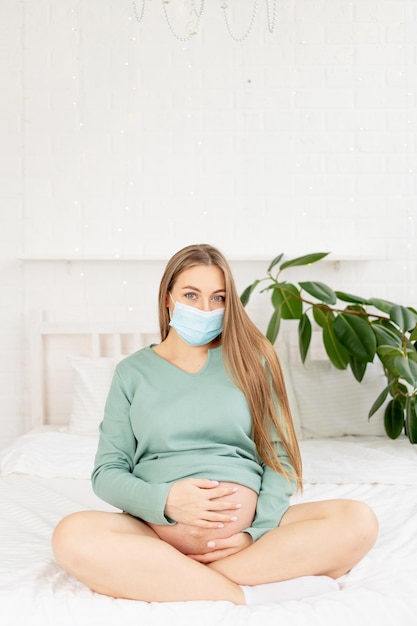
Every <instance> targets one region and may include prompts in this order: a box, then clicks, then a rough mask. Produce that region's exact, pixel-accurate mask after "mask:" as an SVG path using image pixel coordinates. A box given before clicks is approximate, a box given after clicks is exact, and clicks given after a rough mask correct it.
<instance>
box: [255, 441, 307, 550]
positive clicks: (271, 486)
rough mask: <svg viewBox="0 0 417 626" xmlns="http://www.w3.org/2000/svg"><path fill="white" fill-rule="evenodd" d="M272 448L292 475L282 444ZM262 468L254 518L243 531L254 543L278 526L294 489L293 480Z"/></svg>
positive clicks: (264, 467) (266, 467)
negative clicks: (249, 525)
mask: <svg viewBox="0 0 417 626" xmlns="http://www.w3.org/2000/svg"><path fill="white" fill-rule="evenodd" d="M274 447H275V449H276V451H277V453H278V457H279V460H280V462H281V464H282V465H283V467H284V468H285V470H286V471H288V472H289V473H292V472H293V468H292V467H291V464H290V461H289V459H288V456H287V454H286V452H285V449H284V446H283V445H282V443H280V442H274ZM262 467H263V476H262V482H261V489H260V491H259V496H258V502H257V505H256V514H255V518H254V520H253V522H252V525H251V527H250V528H247V529H245V531H244V532H247V533H248V534H249V535H251V537H252V538H253V540H254V541H256V540H257V539H259V538H260V537H262V535H264V534H265V533H266V532H268V531H269V530H272V529H273V528H276V527H277V526H278V525H279V523H280V521H281V518H282V516H283V515H284V513H285V511H286V510H287V509H288V507H289V506H290V497H291V495H292V494H293V493H294V489H295V481H294V480H293V479H291V480H289V479H287V478H286V477H285V476H284V474H281V473H279V472H276V471H275V470H274V469H272V467H269V466H268V465H265V464H264V463H263V464H262Z"/></svg>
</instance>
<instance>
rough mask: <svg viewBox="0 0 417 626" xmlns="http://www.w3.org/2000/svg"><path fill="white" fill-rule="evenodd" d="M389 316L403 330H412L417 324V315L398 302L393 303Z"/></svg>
mask: <svg viewBox="0 0 417 626" xmlns="http://www.w3.org/2000/svg"><path fill="white" fill-rule="evenodd" d="M389 316H390V318H391V319H392V321H393V322H394V324H397V326H398V327H399V328H401V330H403V331H404V332H405V331H407V330H413V329H414V328H415V326H416V324H417V315H416V314H415V313H414V312H413V311H410V309H407V307H405V306H401V305H400V304H395V305H394V306H393V307H391V309H390V312H389Z"/></svg>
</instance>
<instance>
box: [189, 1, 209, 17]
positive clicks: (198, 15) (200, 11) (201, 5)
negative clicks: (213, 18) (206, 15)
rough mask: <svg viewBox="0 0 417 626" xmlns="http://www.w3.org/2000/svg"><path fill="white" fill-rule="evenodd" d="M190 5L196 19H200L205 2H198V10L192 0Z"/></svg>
mask: <svg viewBox="0 0 417 626" xmlns="http://www.w3.org/2000/svg"><path fill="white" fill-rule="evenodd" d="M191 5H192V7H193V10H194V13H195V15H196V17H197V19H198V20H199V19H200V18H201V16H202V15H203V11H204V9H205V6H206V0H201V1H200V10H199V11H198V10H197V7H196V4H195V0H192V2H191Z"/></svg>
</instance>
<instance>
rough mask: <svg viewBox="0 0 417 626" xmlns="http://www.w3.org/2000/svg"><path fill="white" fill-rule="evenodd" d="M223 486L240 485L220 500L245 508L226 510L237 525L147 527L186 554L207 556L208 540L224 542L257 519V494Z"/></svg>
mask: <svg viewBox="0 0 417 626" xmlns="http://www.w3.org/2000/svg"><path fill="white" fill-rule="evenodd" d="M220 486H222V487H229V486H232V487H236V486H237V487H238V488H239V489H238V491H237V492H236V493H233V494H231V495H229V496H223V497H222V498H219V500H225V501H226V502H234V503H236V504H238V503H240V504H241V505H242V507H241V508H240V509H231V510H230V511H229V510H227V511H223V513H225V514H226V515H234V516H236V517H237V520H236V521H235V522H226V523H225V525H224V527H223V528H209V529H207V528H198V527H196V526H187V525H186V524H180V523H177V524H173V525H170V526H166V525H162V526H160V525H158V524H149V523H148V525H149V526H150V527H151V528H152V529H153V530H154V531H155V532H156V534H157V535H158V536H159V537H160V538H161V539H163V541H166V542H167V543H169V544H171V545H172V546H174V547H175V548H177V550H180V552H183V553H184V554H204V553H206V552H208V551H209V549H208V548H207V542H208V541H211V540H213V541H215V540H216V539H224V538H226V537H231V536H232V535H235V534H236V533H240V532H242V530H245V528H249V526H250V525H251V524H252V521H253V518H254V517H255V510H256V503H257V500H258V495H257V494H256V493H255V491H253V490H252V489H250V488H249V487H245V486H243V485H236V483H228V482H221V483H220Z"/></svg>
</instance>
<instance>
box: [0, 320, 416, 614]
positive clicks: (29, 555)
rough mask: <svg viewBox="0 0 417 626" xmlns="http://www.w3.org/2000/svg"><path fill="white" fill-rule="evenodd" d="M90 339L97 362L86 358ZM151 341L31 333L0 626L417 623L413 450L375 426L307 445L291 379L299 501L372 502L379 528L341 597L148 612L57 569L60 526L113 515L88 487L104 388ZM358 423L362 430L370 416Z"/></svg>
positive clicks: (8, 513) (62, 329)
mask: <svg viewBox="0 0 417 626" xmlns="http://www.w3.org/2000/svg"><path fill="white" fill-rule="evenodd" d="M119 331H120V332H119ZM81 336H82V337H83V339H82V340H81V339H80V337H81ZM89 336H91V337H92V341H91V342H90V344H89V345H91V347H92V354H91V355H87V354H86V350H87V349H86V343H85V342H86V339H85V338H86V337H89ZM64 339H65V341H64ZM50 340H53V341H55V340H56V341H57V342H58V345H59V349H58V350H55V351H57V352H58V353H59V358H58V360H57V358H56V355H55V357H53V356H52V355H51V354H50V352H51V350H53V349H55V348H56V346H55V347H54V346H51V345H49V344H48V342H49V341H50ZM149 341H152V337H151V334H149V333H148V334H147V335H146V336H143V335H139V334H137V333H132V327H131V325H129V324H126V323H122V324H121V325H120V324H116V323H111V324H104V325H101V326H100V325H97V324H94V325H93V324H73V323H71V324H57V323H45V322H38V323H36V324H34V325H32V330H31V345H32V349H31V368H30V369H31V372H32V377H31V380H32V385H31V395H32V399H33V405H32V407H33V410H32V420H31V426H32V428H31V429H30V431H29V432H28V433H27V434H26V435H23V436H22V437H20V438H19V439H18V440H16V442H14V443H13V444H12V445H11V446H9V447H8V448H7V449H5V450H4V451H2V453H0V473H1V479H0V503H1V504H0V506H1V516H0V542H1V553H0V621H1V624H2V625H4V626H20V625H21V624H22V625H23V624H30V625H31V626H50V625H51V626H52V625H53V626H58V625H59V626H67V625H68V626H87V625H88V626H90V625H91V624H92V623H98V624H100V626H117V625H119V624H120V625H121V624H123V625H125V624H132V626H133V625H138V626H139V625H145V624H146V626H156V625H157V626H162V625H164V626H165V625H166V624H169V625H170V626H195V625H196V624H198V625H199V626H204V625H206V624H207V626H209V625H210V626H213V625H216V626H217V625H226V624H227V626H233V625H234V624H238V625H239V626H240V625H241V626H249V625H251V626H255V625H256V626H258V625H259V624H265V625H266V624H276V625H281V624H282V625H285V626H292V625H296V626H300V625H306V626H307V625H308V626H315V625H317V626H342V625H345V624H346V625H349V626H361V625H364V626H365V625H366V626H368V625H374V624H375V625H378V626H381V625H382V626H391V625H393V624H400V625H401V626H416V625H417V448H416V447H415V446H412V445H411V444H410V443H409V442H408V440H407V439H405V438H400V439H399V440H397V441H390V440H389V439H387V438H386V437H385V436H384V435H383V434H381V431H380V430H378V428H380V426H378V427H377V430H376V431H375V430H373V431H372V430H370V431H369V433H372V434H369V433H368V431H367V430H366V426H364V428H365V432H362V430H361V427H359V432H353V431H352V432H350V433H349V432H348V431H349V429H346V428H344V431H346V434H345V435H344V436H337V437H329V436H326V437H323V436H315V437H314V438H307V437H306V433H308V432H309V428H310V427H311V423H309V424H307V423H306V421H305V419H304V421H303V415H301V417H300V412H299V407H300V406H302V398H301V394H300V389H299V386H298V385H299V383H300V380H299V379H297V375H295V376H294V375H293V373H291V374H289V373H288V372H287V374H288V378H287V381H288V386H289V394H290V399H291V401H292V404H293V409H294V414H295V420H296V421H297V428H298V431H299V433H300V438H301V441H300V446H301V451H302V456H303V462H304V469H305V481H306V483H305V489H304V493H303V494H302V496H297V498H296V500H297V501H299V500H319V499H327V498H345V497H346V498H356V499H359V500H363V501H365V502H367V503H369V504H370V505H371V506H372V507H373V508H374V510H375V512H376V514H377V516H378V518H379V521H380V534H379V538H378V541H377V544H376V546H375V547H374V548H373V550H372V551H371V552H370V553H369V555H368V556H367V557H366V558H365V559H364V560H363V561H362V562H361V563H360V564H359V565H358V566H357V567H355V568H354V569H353V570H352V571H351V572H350V573H349V574H348V575H346V576H344V577H343V578H342V579H340V584H341V591H340V592H337V593H331V594H327V595H323V596H318V597H315V598H309V599H307V600H304V601H297V602H295V601H291V602H286V603H283V604H280V605H274V604H268V605H265V606H260V607H257V608H248V607H244V606H240V607H237V606H234V605H233V604H231V603H227V602H185V603H161V604H158V603H151V604H148V603H144V602H133V601H127V600H116V599H112V598H108V597H105V596H101V595H99V594H95V593H92V592H91V591H90V590H89V589H87V588H86V587H85V586H84V585H82V584H81V583H79V582H77V581H76V580H74V579H73V578H71V577H70V576H68V575H67V574H66V573H65V572H63V571H62V570H61V569H60V568H59V566H58V565H57V564H56V563H55V562H54V559H53V555H52V552H51V547H50V537H51V533H52V530H53V528H54V526H55V524H56V523H57V522H58V520H59V519H61V518H62V517H63V516H64V515H66V514H68V513H70V512H72V511H76V510H81V509H85V508H101V509H104V510H111V507H110V506H108V505H106V504H105V503H103V502H102V501H100V500H98V499H97V498H96V496H95V495H94V494H93V492H92V490H91V487H90V482H89V475H90V471H91V468H92V463H93V458H94V453H95V448H96V444H97V433H96V426H97V423H98V420H99V415H100V410H101V403H102V402H103V395H104V393H105V385H106V381H107V379H108V376H109V375H111V369H112V367H114V363H115V362H116V361H117V359H118V358H120V354H122V353H123V352H126V351H127V350H126V346H127V345H128V349H129V350H131V349H132V347H133V346H134V349H135V348H136V347H140V345H142V344H143V343H146V342H149ZM60 342H61V343H60ZM64 344H65V346H66V347H65V349H63V346H64ZM69 345H71V348H69V347H68V346H69ZM74 349H75V353H74ZM48 351H49V353H48ZM110 353H111V354H110ZM74 354H76V355H77V356H76V358H75V359H73V358H72V356H73V355H74ZM70 357H71V359H70ZM285 359H286V366H288V362H287V357H285ZM60 360H61V362H62V363H63V362H66V365H67V367H68V368H69V370H68V371H71V370H72V375H73V379H72V383H71V384H69V383H68V379H67V382H66V383H65V382H64V381H65V376H64V375H63V374H62V373H61V374H59V368H60V366H59V361H60ZM316 369H317V368H316ZM316 369H315V370H314V371H316ZM57 371H58V374H59V375H58V378H60V380H61V381H62V384H63V385H64V384H65V385H66V386H69V389H70V391H69V392H68V389H66V390H64V389H61V391H62V394H58V395H62V398H64V399H65V398H66V403H65V402H64V404H65V411H66V410H68V407H70V408H69V413H68V415H65V411H64V413H62V414H60V415H58V419H55V417H56V416H55V415H52V416H51V415H49V417H48V415H47V413H48V410H47V409H48V402H49V408H51V407H52V408H53V409H55V408H56V407H57V405H56V404H54V402H55V401H53V400H50V399H49V400H48V395H50V389H48V385H49V384H50V381H48V378H51V377H52V378H54V376H55V378H56V376H57ZM45 373H46V376H45ZM67 374H68V372H67ZM304 374H305V372H304V371H303V372H301V374H300V375H304ZM44 378H46V384H45V381H44ZM338 384H341V383H338ZM304 389H305V386H304ZM294 390H296V391H294ZM54 393H55V391H54ZM341 393H343V389H341ZM55 395H56V394H55ZM52 396H53V394H52ZM372 399H373V398H372V397H371V398H370V399H369V400H370V401H372ZM295 403H298V404H297V407H295ZM59 412H60V411H58V409H57V413H59ZM304 417H305V416H304ZM342 417H343V416H342ZM361 418H362V420H363V424H364V425H366V413H365V414H364V415H362V416H361ZM83 419H84V422H83V421H82V420H83ZM308 419H311V416H309V418H308ZM45 422H49V423H45ZM54 422H58V423H54ZM336 422H337V419H336V420H335V423H336ZM339 422H340V420H339ZM359 423H360V422H359ZM316 426H317V425H314V427H316ZM338 427H340V424H339V426H338ZM352 428H353V430H355V428H356V429H357V427H352ZM373 428H374V429H375V428H376V426H374V427H373ZM342 430H343V429H342ZM375 432H376V433H379V434H375Z"/></svg>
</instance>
